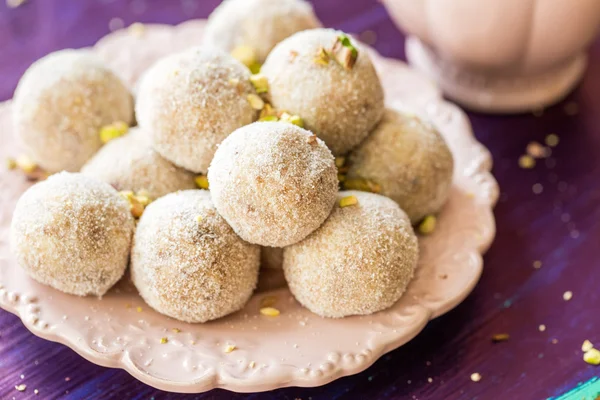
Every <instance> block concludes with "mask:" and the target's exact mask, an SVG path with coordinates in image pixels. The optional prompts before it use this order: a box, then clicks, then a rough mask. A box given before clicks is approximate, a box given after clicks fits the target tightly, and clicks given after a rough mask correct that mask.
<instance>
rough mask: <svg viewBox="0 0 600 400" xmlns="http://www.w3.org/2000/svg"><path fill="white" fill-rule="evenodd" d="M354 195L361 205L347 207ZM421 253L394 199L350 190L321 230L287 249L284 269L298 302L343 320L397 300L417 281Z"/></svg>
mask: <svg viewBox="0 0 600 400" xmlns="http://www.w3.org/2000/svg"><path fill="white" fill-rule="evenodd" d="M348 196H354V198H355V200H357V203H356V204H354V205H350V206H347V207H341V206H340V201H341V200H342V199H343V198H347V197H348ZM418 256H419V247H418V243H417V237H416V236H415V233H414V231H413V229H412V226H411V224H410V221H409V219H408V217H407V216H406V214H405V213H404V212H403V211H402V210H401V209H400V207H398V205H397V204H396V203H395V202H394V201H392V200H390V199H388V198H387V197H384V196H380V195H377V194H373V193H366V192H358V191H346V192H340V193H339V195H338V203H336V206H335V207H334V209H333V212H332V213H331V215H330V216H329V218H328V219H327V221H325V223H324V224H323V225H322V226H321V227H320V228H319V229H317V230H316V231H315V232H313V233H312V234H310V235H309V236H308V237H307V238H306V239H304V240H303V241H301V242H300V243H297V244H295V245H292V246H289V247H286V248H285V249H284V261H283V269H284V272H285V277H286V279H287V282H288V285H289V287H290V290H291V292H292V294H293V295H294V297H296V300H298V301H299V302H300V303H301V304H302V305H304V306H305V307H306V308H308V309H309V310H310V311H312V312H314V313H316V314H319V315H321V316H324V317H333V318H339V317H345V316H349V315H365V314H372V313H374V312H377V311H380V310H384V309H386V308H388V307H390V306H391V305H392V304H394V303H395V302H396V301H397V300H398V299H399V298H400V297H401V296H402V294H403V293H404V291H405V290H406V287H407V285H408V283H409V282H410V281H411V279H412V277H413V274H414V270H415V268H416V265H417V260H418Z"/></svg>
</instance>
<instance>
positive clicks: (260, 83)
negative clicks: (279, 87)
mask: <svg viewBox="0 0 600 400" xmlns="http://www.w3.org/2000/svg"><path fill="white" fill-rule="evenodd" d="M250 83H252V85H253V86H254V89H256V93H267V92H268V91H269V81H268V80H267V77H266V76H264V75H263V74H255V75H252V76H251V77H250Z"/></svg>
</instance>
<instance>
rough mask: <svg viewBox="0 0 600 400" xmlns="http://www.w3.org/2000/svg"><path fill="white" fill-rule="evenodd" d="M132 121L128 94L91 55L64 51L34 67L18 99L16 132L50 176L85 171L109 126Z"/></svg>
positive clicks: (21, 85)
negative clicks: (83, 167) (84, 165)
mask: <svg viewBox="0 0 600 400" xmlns="http://www.w3.org/2000/svg"><path fill="white" fill-rule="evenodd" d="M132 120H133V99H132V96H131V94H130V93H129V91H128V89H127V88H126V87H125V85H124V84H123V83H122V82H121V80H120V79H119V78H118V77H117V76H116V75H115V74H114V73H113V72H111V71H110V70H109V69H108V68H107V67H106V66H105V65H104V64H103V63H102V61H101V60H100V59H98V58H97V57H96V56H95V55H94V54H93V53H92V52H91V51H89V50H61V51H57V52H55V53H51V54H49V55H47V56H45V57H43V58H41V59H39V60H38V61H36V62H34V63H33V64H32V65H31V66H30V67H29V69H27V71H25V74H24V75H23V77H22V78H21V80H20V81H19V85H18V86H17V89H16V91H15V96H14V99H13V124H14V129H15V132H16V134H17V136H18V137H19V138H20V140H21V141H22V142H23V144H24V146H25V150H26V151H27V154H28V155H29V156H30V157H31V158H32V159H33V161H35V162H36V163H37V164H38V165H39V166H40V167H42V168H43V169H44V170H46V171H47V172H57V171H62V170H66V171H79V169H80V168H81V166H82V165H83V164H84V163H85V162H86V161H87V160H88V159H89V158H90V157H91V156H92V155H93V154H94V153H95V152H96V151H97V150H98V149H99V148H100V146H102V142H101V141H100V129H101V128H102V127H103V126H105V125H109V124H112V123H114V122H125V123H127V124H130V123H131V121H132Z"/></svg>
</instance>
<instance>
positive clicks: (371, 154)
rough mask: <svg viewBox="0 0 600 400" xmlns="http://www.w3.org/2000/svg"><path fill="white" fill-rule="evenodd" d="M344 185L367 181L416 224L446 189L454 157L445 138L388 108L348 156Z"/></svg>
mask: <svg viewBox="0 0 600 400" xmlns="http://www.w3.org/2000/svg"><path fill="white" fill-rule="evenodd" d="M348 165H349V171H348V174H347V176H346V180H345V182H344V187H345V188H347V189H361V188H362V187H363V186H364V185H365V183H366V186H368V187H369V186H370V187H371V188H376V190H375V191H378V193H380V194H382V195H385V196H387V197H389V198H391V199H392V200H394V201H396V202H397V203H398V204H399V205H400V207H401V208H402V209H403V210H404V211H405V212H406V214H408V217H409V218H410V221H411V222H412V223H413V224H415V223H417V222H419V221H420V220H421V219H423V218H424V217H425V216H427V215H429V214H433V213H436V212H438V211H439V210H440V209H441V208H442V206H443V205H444V203H445V202H446V200H447V199H448V195H449V193H450V187H451V186H452V173H453V167H454V161H453V158H452V153H451V152H450V149H449V148H448V146H447V145H446V142H445V141H444V138H443V137H442V136H441V135H440V134H439V133H438V131H437V130H436V129H435V128H434V127H433V126H432V125H431V124H429V123H426V122H424V121H422V120H421V119H419V118H418V117H416V116H415V115H413V114H409V113H405V112H401V111H396V110H390V109H388V110H386V112H385V115H384V117H383V120H382V121H381V123H380V124H379V125H378V126H377V128H376V129H375V131H373V132H372V133H371V135H369V137H368V138H367V139H366V140H365V141H364V142H363V143H361V145H360V146H359V147H357V148H356V149H355V150H354V151H353V152H352V153H351V155H350V156H349V158H348Z"/></svg>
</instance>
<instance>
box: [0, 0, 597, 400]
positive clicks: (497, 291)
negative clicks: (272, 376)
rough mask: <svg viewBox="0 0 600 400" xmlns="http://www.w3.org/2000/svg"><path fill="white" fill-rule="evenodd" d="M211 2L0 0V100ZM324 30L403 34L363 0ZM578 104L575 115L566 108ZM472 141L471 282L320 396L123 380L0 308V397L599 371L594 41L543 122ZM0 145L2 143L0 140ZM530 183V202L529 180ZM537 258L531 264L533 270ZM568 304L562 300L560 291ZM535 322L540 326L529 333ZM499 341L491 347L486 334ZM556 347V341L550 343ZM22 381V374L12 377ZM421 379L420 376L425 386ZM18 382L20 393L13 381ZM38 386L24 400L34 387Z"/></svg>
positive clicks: (487, 389)
mask: <svg viewBox="0 0 600 400" xmlns="http://www.w3.org/2000/svg"><path fill="white" fill-rule="evenodd" d="M216 4H218V0H78V1H74V0H29V2H28V3H26V4H25V5H23V6H21V7H19V8H17V9H12V10H9V9H7V8H6V6H5V3H4V1H2V2H0V99H8V98H10V97H11V96H12V91H13V90H14V87H15V85H16V83H17V81H18V78H19V77H20V75H21V74H22V73H23V71H24V70H25V68H27V66H28V65H29V64H30V63H31V62H32V61H34V60H35V59H37V58H39V57H41V56H43V55H44V54H46V53H48V52H50V51H53V50H57V49H61V48H65V47H82V46H88V45H91V44H93V43H94V42H95V41H96V40H98V39H99V38H100V37H102V36H103V35H105V34H106V33H108V22H109V21H110V19H111V18H114V17H119V18H122V19H123V21H124V23H125V25H129V24H130V23H132V22H135V21H142V22H162V23H173V24H174V23H179V22H182V21H184V20H186V19H188V18H198V17H205V16H207V15H208V13H209V12H210V11H211V10H212V9H213V8H214V7H215V6H216ZM315 7H316V10H317V13H318V15H319V17H320V18H321V19H322V20H323V22H324V24H325V25H327V26H333V27H336V28H340V29H343V30H346V31H349V32H363V31H365V30H372V31H373V32H375V33H376V35H377V42H376V43H375V47H376V48H377V49H378V50H379V51H380V52H381V53H382V54H383V55H385V56H388V57H397V58H403V56H404V52H403V37H402V35H401V34H400V33H399V32H398V31H397V29H396V28H395V27H394V25H393V24H392V23H391V21H390V20H389V18H388V16H387V14H386V12H385V10H384V8H383V6H382V5H381V4H379V3H378V2H376V1H375V0H352V1H348V0H318V1H316V2H315ZM573 101H574V102H576V103H577V104H578V105H579V113H578V114H577V115H575V116H571V115H568V114H567V113H566V112H565V109H564V108H565V104H567V103H569V102H573ZM470 118H471V121H472V123H473V126H474V130H475V133H476V135H477V137H478V138H479V140H481V141H482V142H483V143H484V144H485V145H487V146H488V147H489V148H490V150H491V151H492V153H493V155H494V160H495V167H494V173H495V175H496V177H497V179H498V181H499V183H500V187H501V190H502V195H501V199H500V202H499V203H498V206H497V208H496V218H497V225H498V235H497V238H496V241H495V243H494V244H493V246H492V248H491V249H490V251H489V252H488V254H487V255H486V257H485V267H484V274H483V277H482V279H481V282H480V284H479V285H478V286H477V288H476V289H475V291H474V292H473V294H472V295H471V296H469V298H467V300H466V301H465V302H464V303H463V304H461V305H460V306H459V307H458V308H456V309H455V310H454V311H452V312H450V313H449V314H447V315H445V316H443V317H441V318H439V319H437V320H434V321H433V322H431V323H430V324H429V326H428V327H427V328H426V329H425V331H424V332H422V333H421V334H420V335H419V336H418V337H417V338H416V339H415V340H413V341H412V342H410V343H409V344H407V345H406V346H403V347H402V348H400V349H398V350H396V351H393V352H391V353H389V354H388V355H386V356H384V357H382V358H381V359H380V360H379V361H378V362H376V363H375V365H373V366H372V367H371V368H369V369H367V370H366V371H364V372H363V373H361V374H358V375H356V376H352V377H347V378H343V379H339V380H337V381H335V382H332V383H331V384H329V385H326V386H324V387H320V388H312V389H299V388H288V389H281V390H276V391H273V392H269V393H261V394H245V395H242V394H234V393H230V392H226V391H223V390H215V391H212V392H209V393H205V394H201V395H189V396H183V395H175V394H168V393H164V392H160V391H157V390H155V389H153V388H151V387H149V386H146V385H144V384H142V383H140V382H137V381H135V380H134V379H133V378H131V377H130V376H129V375H128V374H127V373H126V372H124V371H120V370H115V369H107V368H102V367H99V366H96V365H93V364H91V363H89V362H87V361H85V360H84V359H82V358H81V357H79V356H78V355H77V354H75V353H74V352H73V351H72V350H70V349H68V348H66V347H64V346H62V345H59V344H55V343H50V342H47V341H45V340H42V339H39V338H37V337H35V336H33V335H32V334H30V333H29V332H28V331H27V330H26V329H25V328H24V327H23V325H22V324H21V323H20V321H19V320H18V319H17V318H16V317H14V316H12V315H10V314H8V313H6V312H3V311H0V399H12V398H13V397H14V398H15V399H27V398H37V399H54V398H69V399H107V398H114V399H152V398H154V399H156V400H159V399H202V400H204V399H295V398H301V399H304V400H306V399H309V398H311V399H313V400H318V399H343V400H348V399H408V400H412V399H436V400H437V399H449V400H451V399H494V400H496V399H519V400H520V399H525V400H528V399H543V398H548V397H552V396H554V397H556V396H560V395H561V394H563V393H566V392H569V390H572V389H573V388H575V387H576V385H577V384H578V383H579V382H588V381H589V380H590V379H591V378H593V377H597V376H599V375H600V367H593V366H590V365H587V364H585V363H584V362H583V360H582V354H581V343H582V342H583V340H584V339H589V340H591V341H592V342H594V343H596V344H597V345H599V346H600V317H599V315H600V313H599V312H598V309H599V306H600V298H599V293H600V291H599V290H598V288H600V246H598V238H599V237H600V207H599V206H598V204H599V202H600V179H599V178H598V177H599V176H600V43H596V44H595V46H594V48H593V50H592V54H591V58H590V68H589V69H588V71H587V73H586V75H585V78H584V80H583V82H582V85H581V86H580V87H579V88H578V89H577V90H576V91H575V93H573V94H572V95H571V96H569V98H568V99H567V100H566V101H565V102H563V103H561V104H559V105H557V106H555V107H552V108H550V109H548V110H546V111H545V112H544V113H543V114H542V115H541V116H538V117H535V116H533V115H519V116H485V115H480V114H470ZM549 133H556V134H558V135H559V136H560V144H559V145H558V146H557V147H556V148H555V149H553V154H552V156H551V157H550V158H549V159H548V160H547V161H544V160H542V161H541V162H538V165H537V166H536V167H535V168H534V169H532V170H522V169H520V168H519V167H518V164H517V159H518V157H519V156H520V155H521V154H523V153H524V152H525V147H526V146H527V144H528V143H529V142H530V141H533V140H535V141H538V142H543V141H544V138H545V136H546V135H547V134H549ZM0 145H1V144H0ZM536 183H540V184H541V185H542V186H543V191H542V193H541V194H538V195H536V194H534V193H533V191H532V186H533V185H534V184H536ZM535 260H541V261H542V267H541V268H540V269H539V270H537V269H534V268H533V261H535ZM567 290H570V291H572V292H573V294H574V295H573V299H572V300H570V301H568V302H565V301H564V300H563V298H562V295H563V293H564V292H565V291H567ZM540 324H544V325H546V330H545V331H544V332H540V331H539V330H538V326H539V325H540ZM496 333H509V334H510V335H511V337H510V340H509V341H507V342H503V343H497V344H493V343H492V341H491V339H490V338H491V336H492V335H493V334H496ZM554 339H556V343H554V341H553V340H554ZM473 372H479V373H480V374H481V375H482V379H481V381H480V382H477V383H475V382H472V381H471V380H470V375H471V374H472V373H473ZM21 375H23V376H24V378H23V379H21V377H20V376H21ZM429 378H431V382H429ZM20 383H25V384H26V385H27V389H26V391H25V392H18V391H16V390H15V388H14V386H15V385H18V384H20ZM34 389H38V390H39V395H38V396H37V397H36V396H35V395H34V394H33V390H34Z"/></svg>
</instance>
